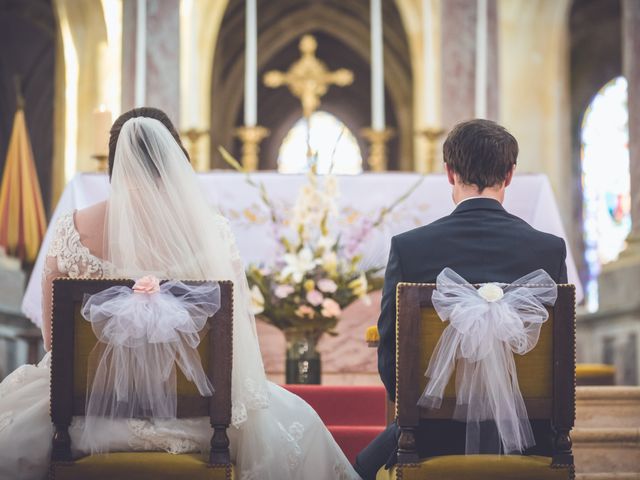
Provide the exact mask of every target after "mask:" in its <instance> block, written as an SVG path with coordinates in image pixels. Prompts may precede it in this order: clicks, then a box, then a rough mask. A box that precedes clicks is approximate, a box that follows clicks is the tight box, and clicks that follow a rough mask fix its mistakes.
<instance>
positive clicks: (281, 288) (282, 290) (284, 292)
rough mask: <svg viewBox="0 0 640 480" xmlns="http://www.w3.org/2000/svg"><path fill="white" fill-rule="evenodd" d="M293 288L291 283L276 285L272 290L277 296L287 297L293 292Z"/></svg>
mask: <svg viewBox="0 0 640 480" xmlns="http://www.w3.org/2000/svg"><path fill="white" fill-rule="evenodd" d="M295 290H296V289H295V288H293V287H292V286H291V285H278V286H277V287H276V289H275V291H274V294H275V296H276V297H278V298H287V297H288V296H289V295H291V294H292V293H293V292H295Z"/></svg>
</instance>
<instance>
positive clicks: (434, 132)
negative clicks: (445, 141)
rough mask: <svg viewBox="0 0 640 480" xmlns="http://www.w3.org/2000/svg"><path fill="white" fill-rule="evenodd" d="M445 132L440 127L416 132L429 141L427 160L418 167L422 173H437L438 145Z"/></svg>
mask: <svg viewBox="0 0 640 480" xmlns="http://www.w3.org/2000/svg"><path fill="white" fill-rule="evenodd" d="M444 132H445V130H444V129H443V128H440V127H436V126H430V127H427V128H424V129H422V130H419V131H418V132H416V133H417V134H418V135H422V136H423V137H425V139H426V140H427V158H426V159H425V160H426V162H424V164H420V165H418V167H419V168H418V169H417V170H418V171H419V172H420V173H434V172H435V171H436V158H437V157H438V144H439V140H440V137H442V135H443V134H444Z"/></svg>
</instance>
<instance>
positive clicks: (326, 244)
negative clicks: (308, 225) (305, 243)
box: [317, 236, 336, 252]
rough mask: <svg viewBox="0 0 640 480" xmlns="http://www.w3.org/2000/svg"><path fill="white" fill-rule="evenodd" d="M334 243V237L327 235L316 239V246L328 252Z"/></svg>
mask: <svg viewBox="0 0 640 480" xmlns="http://www.w3.org/2000/svg"><path fill="white" fill-rule="evenodd" d="M335 244H336V239H335V238H331V237H329V236H322V237H320V238H319V239H318V243H317V246H318V248H322V249H323V250H324V251H325V252H328V251H329V250H331V249H332V248H333V246H334V245H335Z"/></svg>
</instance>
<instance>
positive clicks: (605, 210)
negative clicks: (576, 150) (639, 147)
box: [581, 77, 631, 311]
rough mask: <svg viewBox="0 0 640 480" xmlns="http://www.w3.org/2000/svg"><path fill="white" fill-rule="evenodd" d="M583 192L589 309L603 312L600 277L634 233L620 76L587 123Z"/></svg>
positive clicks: (598, 100) (602, 92)
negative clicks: (599, 300)
mask: <svg viewBox="0 0 640 480" xmlns="http://www.w3.org/2000/svg"><path fill="white" fill-rule="evenodd" d="M581 157H582V192H583V220H584V243H585V261H586V264H587V267H588V270H589V281H588V283H587V307H588V309H589V310H590V311H594V310H597V308H598V282H597V279H598V275H599V273H600V270H601V268H602V265H604V264H605V263H608V262H610V261H612V260H615V259H616V258H617V257H618V255H619V254H620V252H621V251H622V250H623V249H624V247H625V240H626V238H627V236H628V235H629V232H630V230H631V214H630V208H631V197H630V193H629V182H630V180H629V125H628V110H627V81H626V80H625V78H624V77H618V78H615V79H613V80H611V81H610V82H609V83H607V84H606V85H605V86H604V87H602V89H601V90H600V91H599V92H598V93H597V94H596V96H595V97H594V99H593V100H592V102H591V104H590V105H589V107H588V108H587V111H586V112H585V114H584V119H583V123H582V148H581Z"/></svg>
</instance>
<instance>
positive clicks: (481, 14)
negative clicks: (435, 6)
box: [475, 0, 488, 118]
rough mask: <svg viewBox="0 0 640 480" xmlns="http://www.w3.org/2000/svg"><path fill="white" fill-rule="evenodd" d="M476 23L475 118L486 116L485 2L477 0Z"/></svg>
mask: <svg viewBox="0 0 640 480" xmlns="http://www.w3.org/2000/svg"><path fill="white" fill-rule="evenodd" d="M477 1H478V3H477V7H478V11H477V21H476V92H475V97H476V102H475V104H476V105H475V107H476V108H475V115H476V118H485V117H486V116H487V35H488V31H487V17H488V12H487V0H477Z"/></svg>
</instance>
